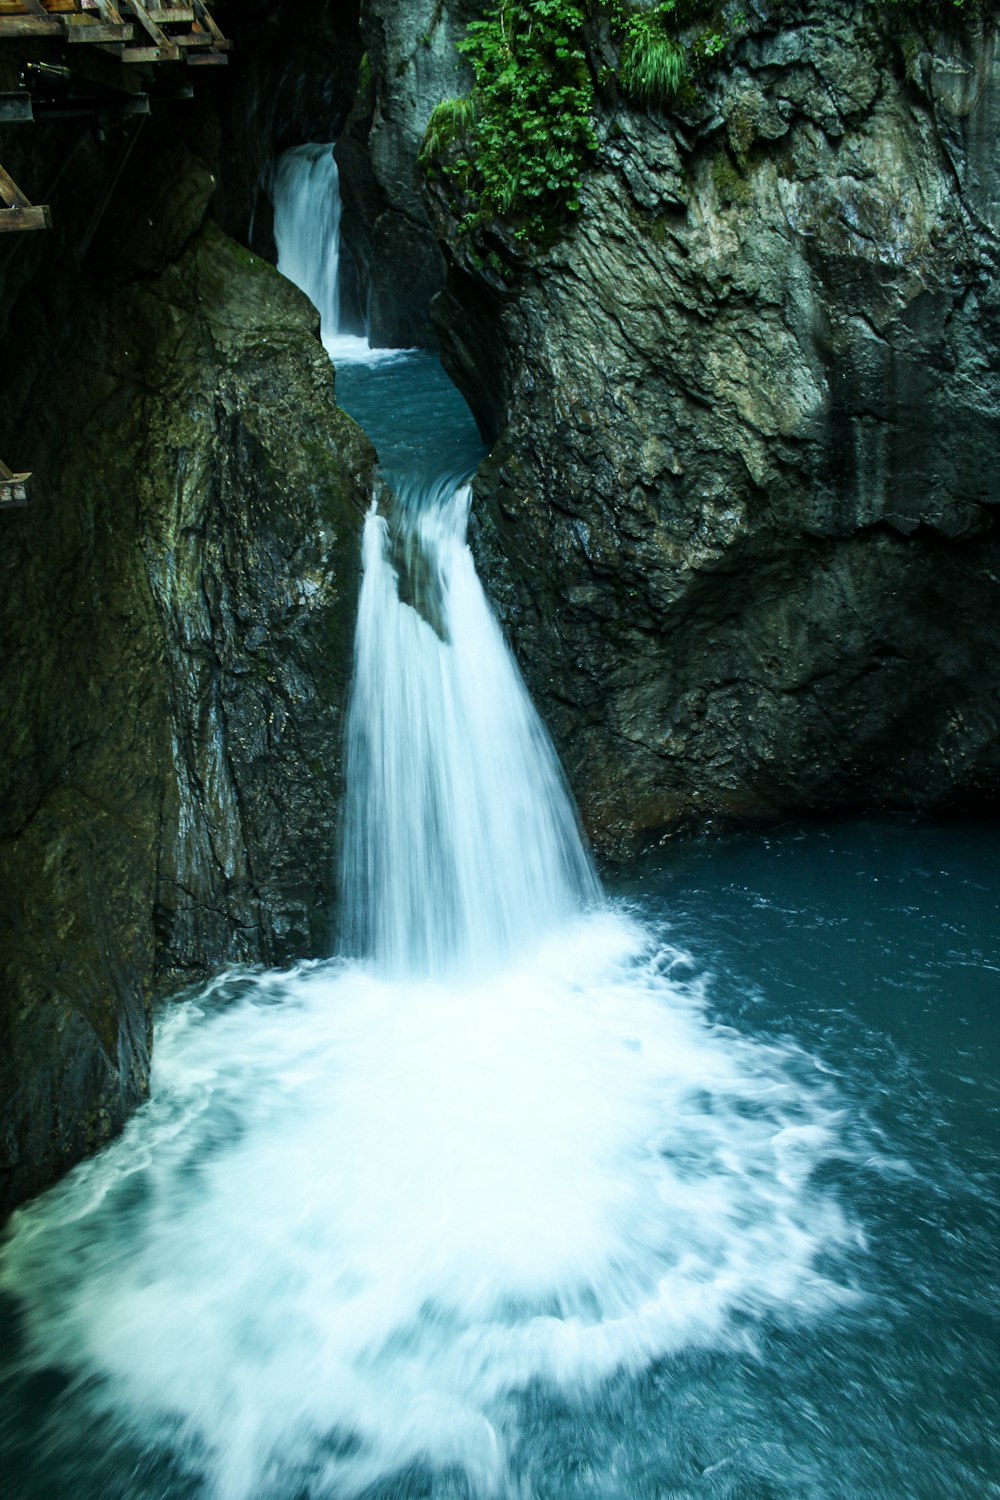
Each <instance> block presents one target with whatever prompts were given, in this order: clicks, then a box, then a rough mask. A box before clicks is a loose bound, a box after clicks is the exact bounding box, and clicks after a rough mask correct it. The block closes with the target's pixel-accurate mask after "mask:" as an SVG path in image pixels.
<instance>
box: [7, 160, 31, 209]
mask: <svg viewBox="0 0 1000 1500" xmlns="http://www.w3.org/2000/svg"><path fill="white" fill-rule="evenodd" d="M0 198H2V199H3V201H4V203H6V204H7V206H8V208H30V207H31V199H30V198H29V197H28V196H27V195H26V194H25V193H22V192H21V189H20V188H19V187H18V185H17V183H16V182H15V181H14V179H13V177H12V176H11V175H10V173H9V172H8V171H6V170H5V169H4V168H3V167H0Z"/></svg>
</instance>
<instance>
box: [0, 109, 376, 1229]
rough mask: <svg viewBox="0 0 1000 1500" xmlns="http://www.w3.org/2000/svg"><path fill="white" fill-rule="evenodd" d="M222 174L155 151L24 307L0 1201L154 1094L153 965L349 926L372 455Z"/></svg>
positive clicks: (322, 937)
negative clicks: (348, 743)
mask: <svg viewBox="0 0 1000 1500" xmlns="http://www.w3.org/2000/svg"><path fill="white" fill-rule="evenodd" d="M154 141H155V137H151V141H150V144H153V143H154ZM88 180H89V179H88ZM213 185H214V184H213V179H212V176H211V174H210V172H209V171H208V169H207V167H206V166H205V165H204V163H203V162H201V161H199V160H198V159H197V158H196V157H194V156H191V155H189V154H187V153H186V152H185V151H184V149H183V148H182V146H181V145H180V143H179V142H177V141H176V140H174V141H173V142H172V143H171V144H170V148H169V151H168V152H167V153H165V154H164V155H163V156H157V155H156V153H155V151H154V152H150V153H149V154H144V153H142V152H137V153H136V155H135V157H134V159H133V161H132V164H131V168H130V175H129V176H127V177H126V179H125V180H124V181H123V184H122V187H121V191H120V195H119V196H118V197H117V198H116V200H115V205H114V208H113V210H112V212H111V213H110V214H109V215H108V216H107V218H106V219H105V220H104V221H103V222H102V224H101V225H100V228H99V231H98V233H97V236H96V238H95V239H94V241H93V244H92V247H91V252H90V255H89V258H88V260H87V261H86V263H85V264H83V265H81V264H80V263H78V262H74V261H72V260H70V259H67V258H66V249H65V246H64V245H62V244H61V243H60V241H59V238H58V236H57V235H54V239H53V243H52V244H48V243H47V244H46V245H43V246H41V247H40V253H41V254H42V255H43V256H44V255H49V256H51V257H52V258H53V260H52V269H53V274H51V275H43V276H42V277H40V278H36V279H35V280H34V281H32V280H31V279H30V277H29V278H28V280H27V282H26V283H23V284H22V285H21V288H20V295H19V296H18V297H17V298H16V299H15V301H14V302H13V303H12V304H11V305H10V306H9V307H8V308H7V309H6V310H5V312H6V316H7V319H8V321H7V326H6V338H7V340H8V347H11V348H23V349H24V350H25V351H26V358H25V360H24V363H23V365H22V366H21V367H20V368H19V369H18V370H17V372H16V373H17V375H18V376H19V377H20V378H19V379H18V380H17V381H16V383H15V381H13V380H11V381H10V382H9V384H8V386H7V390H5V400H4V402H3V413H2V420H0V451H4V452H6V453H9V454H10V455H11V456H12V457H13V456H14V453H15V451H16V452H17V454H18V455H19V456H20V457H22V458H23V460H25V461H26V462H27V464H28V465H30V466H31V467H32V468H33V470H34V477H33V480H32V485H31V503H30V505H29V506H28V507H27V508H26V509H24V510H20V511H15V512H10V513H6V514H4V515H2V516H0V524H2V528H3V532H4V536H3V548H2V551H0V572H2V586H0V617H2V618H0V640H2V642H3V647H2V655H0V678H2V687H0V713H2V715H3V738H4V762H3V784H4V795H3V798H2V800H0V807H2V817H0V955H2V957H0V965H2V967H0V984H2V990H0V1216H2V1214H3V1212H4V1210H5V1209H7V1208H9V1207H10V1206H12V1205H13V1204H14V1203H16V1202H17V1201H19V1200H20V1199H22V1198H23V1197H25V1196H26V1195H27V1194H29V1193H30V1192H32V1191H35V1190H37V1189H38V1188H39V1187H41V1186H43V1185H44V1184H45V1183H46V1182H48V1181H51V1180H52V1179H53V1178H54V1177H55V1176H57V1175H58V1174H59V1173H60V1172H61V1171H63V1170H65V1168H66V1167H67V1166H69V1165H71V1164H72V1162H73V1161H75V1160H77V1159H79V1158H80V1157H81V1156H82V1155H84V1154H85V1153H86V1152H87V1151H89V1150H91V1149H93V1148H94V1147H95V1146H96V1145H98V1144H100V1143H101V1142H102V1141H103V1140H106V1139H107V1138H108V1136H109V1135H111V1134H113V1133H114V1132H115V1131H116V1130H117V1129H118V1128H120V1126H121V1124H122V1123H123V1121H124V1119H125V1118H126V1116H127V1113H128V1111H129V1110H130V1109H131V1108H132V1107H134V1105H135V1104H136V1103H137V1102H138V1101H139V1100H140V1099H141V1098H142V1096H143V1094H144V1092H145V1088H146V1082H147V1075H148V1062H149V1017H150V1003H151V1000H152V998H153V996H154V994H157V993H159V994H162V993H164V992H165V991H167V990H169V989H170V988H171V987H175V986H176V985H177V984H178V983H179V982H182V981H184V980H187V979H192V978H195V977H200V976H201V975H203V974H204V973H205V972H206V971H207V970H211V969H213V968H217V967H221V966H224V965H229V964H232V963H234V962H248V963H255V962H265V963H280V962H285V961H288V960H290V959H293V958H296V957H299V956H303V955H316V954H319V955H322V954H325V953H327V952H329V951H330V941H331V926H332V921H333V905H334V899H335V892H334V864H335V846H336V821H337V811H338V804H339V800H340V792H341V764H340V748H341V713H342V708H343V705H344V701H345V697H346V686H347V678H348V674H349V670H350V660H351V643H352V634H353V617H354V605H355V598H356V588H357V571H358V555H359V545H358V544H359V532H360V527H361V521H362V515H363V512H364V509H365V507H366V505H367V500H368V495H369V493H370V484H371V465H372V461H373V454H372V450H371V448H370V445H369V444H368V443H367V440H366V439H365V438H364V437H363V435H362V434H361V433H360V431H359V430H358V429H357V428H356V427H355V425H354V424H353V423H352V422H351V421H350V419H349V418H348V417H346V416H345V415H344V413H343V412H341V411H340V410H339V409H338V407H337V406H336V402H335V380H334V371H333V368H332V366H331V365H330V362H329V360H328V359H327V357H326V355H325V353H324V351H323V348H322V346H321V344H320V343H319V340H318V326H317V325H318V319H317V315H316V313H315V311H314V309H313V308H312V307H311V305H310V304H309V303H308V302H307V300H306V299H305V298H304V297H302V296H301V294H300V293H299V292H298V291H297V290H296V289H295V288H293V287H292V286H290V285H289V284H288V283H287V282H285V281H284V280H283V279H282V278H281V277H279V276H278V274H277V273H276V272H275V271H274V270H273V268H272V267H271V266H269V265H268V264H267V263H266V262H265V261H263V260H261V259H260V258H259V257H256V256H253V255H251V254H250V253H249V252H248V251H246V250H244V249H242V248H241V247H240V246H239V245H237V244H235V243H234V242H233V241H232V240H230V239H228V238H227V237H226V236H225V235H224V234H223V233H222V231H221V230H220V229H219V228H218V227H217V226H216V225H215V224H214V223H213V222H211V221H210V220H207V219H206V217H205V215H206V209H207V206H208V203H209V200H210V198H211V194H212V190H213ZM72 222H73V220H72V214H71V213H70V214H68V215H67V217H66V221H65V225H64V227H65V228H68V226H71V225H72ZM43 264H44V262H43ZM12 373H13V372H12Z"/></svg>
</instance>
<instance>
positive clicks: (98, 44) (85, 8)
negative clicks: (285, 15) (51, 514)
mask: <svg viewBox="0 0 1000 1500" xmlns="http://www.w3.org/2000/svg"><path fill="white" fill-rule="evenodd" d="M231 47H232V43H231V42H230V41H229V40H228V38H227V37H225V36H224V35H223V33H222V31H221V29H220V28H219V26H218V25H217V24H216V22H215V20H214V19H213V17H212V15H211V13H210V11H209V9H208V6H207V4H205V0H188V3H186V4H181V5H172V4H167V3H164V0H0V125H3V124H30V123H32V122H33V121H35V120H36V119H37V120H42V119H51V118H57V119H72V118H91V119H97V120H103V119H104V118H106V117H108V116H121V115H142V114H148V113H149V109H150V99H151V98H156V97H172V98H190V97H191V92H192V91H191V87H190V85H185V84H184V83H183V82H181V83H180V85H179V86H176V85H171V86H170V87H168V88H167V89H166V90H164V89H162V88H159V89H158V90H157V92H156V93H155V94H150V93H147V92H145V91H144V90H145V87H146V86H148V84H149V82H150V81H151V80H153V79H154V78H155V76H156V74H157V72H159V70H160V69H163V71H164V76H165V77H166V76H169V77H172V78H173V79H175V80H176V79H178V78H179V79H180V80H183V77H184V72H185V71H186V69H187V68H191V67H225V65H226V64H227V63H228V61H229V52H230V49H231ZM88 59H93V61H88ZM51 226H52V214H51V211H50V209H49V206H48V204H36V203H33V202H32V201H31V199H30V198H29V197H28V196H27V194H26V193H25V192H23V191H22V189H21V188H20V187H18V185H17V183H16V182H15V181H14V179H13V178H12V177H11V176H10V173H9V172H7V171H5V170H4V168H3V166H2V164H0V234H4V233H11V232H14V233H22V232H24V231H26V230H32V229H49V228H51ZM30 478H31V476H30V474H15V473H13V472H12V471H11V470H10V469H9V468H8V467H7V465H6V464H5V463H3V462H0V510H8V509H10V508H12V507H18V506H22V505H24V504H26V501H27V491H26V488H25V487H26V484H27V481H28V480H29V479H30Z"/></svg>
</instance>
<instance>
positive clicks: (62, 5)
mask: <svg viewBox="0 0 1000 1500" xmlns="http://www.w3.org/2000/svg"><path fill="white" fill-rule="evenodd" d="M29 9H30V10H32V11H33V12H34V14H35V15H37V14H38V12H37V11H36V10H35V8H34V6H28V5H27V4H26V0H0V16H22V15H24V14H25V13H26V12H27V11H28V10H29ZM42 9H43V10H44V11H45V12H46V13H47V14H49V15H52V14H53V13H58V14H63V15H65V14H66V13H67V12H68V11H78V10H79V9H80V6H79V3H78V0H42Z"/></svg>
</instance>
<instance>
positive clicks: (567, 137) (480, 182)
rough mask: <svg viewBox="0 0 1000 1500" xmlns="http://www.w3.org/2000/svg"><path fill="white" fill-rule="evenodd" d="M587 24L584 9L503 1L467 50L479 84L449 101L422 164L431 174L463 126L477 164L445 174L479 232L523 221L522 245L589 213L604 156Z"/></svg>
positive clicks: (453, 164)
mask: <svg viewBox="0 0 1000 1500" xmlns="http://www.w3.org/2000/svg"><path fill="white" fill-rule="evenodd" d="M585 20H586V13H585V9H584V6H583V5H582V4H580V3H577V0H501V3H498V4H494V6H493V7H492V8H491V9H490V10H488V11H487V13H486V15H485V16H484V17H483V19H482V20H480V21H474V22H473V23H472V24H471V25H470V26H469V27H468V30H467V32H466V36H465V40H464V41H462V42H460V43H459V44H458V47H459V51H460V52H463V53H464V54H465V56H466V57H467V58H468V59H469V62H470V63H471V65H472V70H473V74H474V76H475V86H474V88H473V92H472V95H471V99H470V100H468V101H464V102H463V101H460V100H458V101H456V100H450V101H448V105H447V109H446V113H445V114H444V115H443V116H442V117H441V118H440V119H438V118H437V116H438V111H437V110H435V112H434V114H433V115H432V116H431V123H430V126H429V127H428V132H427V135H426V136H425V137H424V144H423V148H422V151H421V156H422V159H423V161H424V165H425V167H429V166H430V165H431V164H432V161H433V159H435V158H440V157H441V156H442V151H443V150H444V149H445V148H446V147H447V146H448V145H450V144H451V143H452V142H453V141H454V140H455V139H456V138H457V136H458V135H459V133H460V130H459V125H460V126H461V133H464V134H465V135H466V136H467V138H468V144H469V151H468V156H467V157H460V158H458V159H456V160H452V161H448V160H447V159H442V160H441V163H440V164H441V167H442V170H443V171H444V172H445V173H446V174H447V175H450V176H452V177H453V178H457V179H459V181H460V185H461V186H462V188H463V190H464V191H465V193H466V194H467V195H468V196H470V197H471V198H472V200H473V202H474V204H475V209H474V212H473V213H472V214H471V215H470V220H469V222H470V223H477V222H483V221H484V220H485V219H488V218H490V217H500V218H507V219H513V220H516V221H517V226H516V232H517V233H518V234H519V235H521V236H522V237H526V236H530V237H538V236H540V235H541V234H542V233H544V230H545V227H546V224H547V223H548V222H551V221H552V220H553V219H558V218H559V217H560V216H561V215H562V214H563V213H564V212H569V213H575V212H576V210H577V209H578V208H579V206H580V203H579V188H580V181H581V174H582V172H583V169H584V167H585V165H586V163H587V160H588V158H589V156H590V155H591V153H592V152H594V151H595V150H596V149H597V141H596V138H595V136H594V128H593V124H592V121H591V109H592V106H593V99H594V83H593V79H592V77H591V74H590V69H589V67H588V65H587V57H586V52H585V50H584V45H583V30H584V24H585ZM460 105H461V106H462V110H461V111H460V110H459V108H458V106H460ZM438 108H439V109H440V108H441V106H439V107H438ZM453 127H454V128H453Z"/></svg>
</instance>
